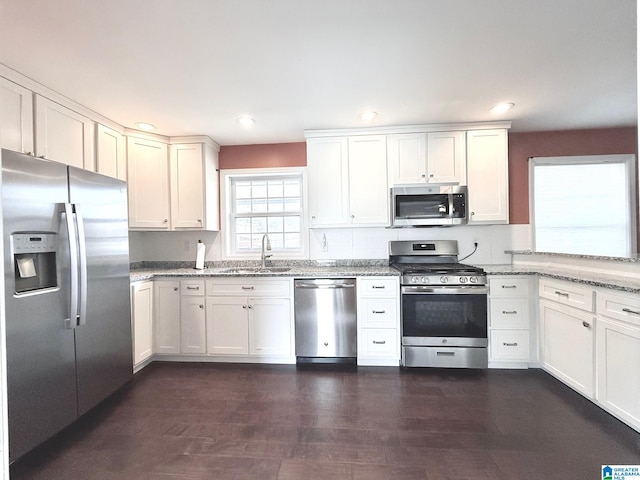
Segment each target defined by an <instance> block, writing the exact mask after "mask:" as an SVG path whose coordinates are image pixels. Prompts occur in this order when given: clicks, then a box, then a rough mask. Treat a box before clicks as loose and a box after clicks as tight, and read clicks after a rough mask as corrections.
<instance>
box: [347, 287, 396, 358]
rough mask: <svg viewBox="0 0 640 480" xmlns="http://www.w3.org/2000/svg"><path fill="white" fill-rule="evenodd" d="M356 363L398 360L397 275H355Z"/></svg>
mask: <svg viewBox="0 0 640 480" xmlns="http://www.w3.org/2000/svg"><path fill="white" fill-rule="evenodd" d="M356 287H357V295H358V307H357V308H358V310H357V313H358V314H357V322H358V365H383V366H384V365H388V366H398V365H399V363H400V302H399V295H400V286H399V282H398V278H397V277H358V278H357V286H356Z"/></svg>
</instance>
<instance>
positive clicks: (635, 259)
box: [504, 250, 640, 263]
mask: <svg viewBox="0 0 640 480" xmlns="http://www.w3.org/2000/svg"><path fill="white" fill-rule="evenodd" d="M504 253H508V254H511V255H532V256H539V255H546V256H550V257H562V258H579V259H586V260H606V261H609V262H626V263H640V254H637V253H636V254H633V255H632V256H629V257H610V256H605V255H583V254H578V253H556V252H534V251H532V250H505V252H504Z"/></svg>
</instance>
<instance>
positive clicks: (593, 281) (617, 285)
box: [482, 265, 640, 294]
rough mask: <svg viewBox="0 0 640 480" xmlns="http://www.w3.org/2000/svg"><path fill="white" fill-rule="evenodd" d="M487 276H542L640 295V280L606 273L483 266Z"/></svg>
mask: <svg viewBox="0 0 640 480" xmlns="http://www.w3.org/2000/svg"><path fill="white" fill-rule="evenodd" d="M482 268H484V269H485V271H486V272H487V275H541V276H543V277H549V278H555V279H557V280H565V281H569V282H575V283H581V284H584V285H591V286H592V287H602V288H610V289H613V290H620V291H623V292H629V293H638V294H640V278H634V277H625V276H621V275H607V274H604V273H595V272H589V271H585V272H581V271H578V270H573V269H571V270H570V269H567V268H552V267H546V266H542V265H536V266H535V267H534V266H513V265H482Z"/></svg>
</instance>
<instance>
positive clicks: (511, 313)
mask: <svg viewBox="0 0 640 480" xmlns="http://www.w3.org/2000/svg"><path fill="white" fill-rule="evenodd" d="M517 313H518V311H517V310H511V311H507V310H503V311H502V314H503V315H517Z"/></svg>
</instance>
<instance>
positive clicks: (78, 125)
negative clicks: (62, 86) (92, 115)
mask: <svg viewBox="0 0 640 480" xmlns="http://www.w3.org/2000/svg"><path fill="white" fill-rule="evenodd" d="M35 125H36V128H35V140H36V143H35V146H36V148H35V153H36V155H37V156H38V157H43V158H47V159H49V160H54V161H56V162H60V163H66V164H67V165H72V166H74V167H78V168H83V169H85V170H92V171H94V170H95V162H94V157H93V153H94V151H93V121H91V120H90V119H88V118H87V117H85V116H83V115H80V114H79V113H76V112H74V111H73V110H70V109H68V108H67V107H63V106H62V105H60V104H59V103H56V102H53V101H51V100H49V99H48V98H45V97H42V96H40V95H35Z"/></svg>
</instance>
